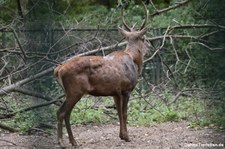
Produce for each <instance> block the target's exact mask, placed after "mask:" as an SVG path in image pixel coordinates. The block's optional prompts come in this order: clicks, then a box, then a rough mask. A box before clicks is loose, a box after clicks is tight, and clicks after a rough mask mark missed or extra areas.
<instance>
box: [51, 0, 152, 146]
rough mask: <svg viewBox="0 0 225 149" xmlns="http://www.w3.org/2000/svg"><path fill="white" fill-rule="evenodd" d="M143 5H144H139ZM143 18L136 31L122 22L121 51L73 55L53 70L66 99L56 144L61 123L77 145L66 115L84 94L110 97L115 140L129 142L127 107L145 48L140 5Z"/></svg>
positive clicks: (145, 30) (59, 112)
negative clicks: (123, 44) (114, 116)
mask: <svg viewBox="0 0 225 149" xmlns="http://www.w3.org/2000/svg"><path fill="white" fill-rule="evenodd" d="M143 5H144V4H143ZM144 8H145V13H146V18H145V21H144V22H143V24H142V26H141V28H140V30H137V31H136V30H134V29H133V28H129V26H128V25H127V24H126V23H125V21H124V16H123V9H122V14H121V15H122V20H123V25H124V26H125V28H126V29H127V30H128V31H125V30H124V29H122V28H119V31H120V33H121V34H122V35H123V36H125V37H126V39H127V42H128V43H127V46H126V49H125V50H124V51H115V52H112V53H111V54H109V55H107V56H103V57H102V56H75V57H73V58H72V59H70V60H69V61H67V62H66V63H64V64H62V65H59V66H57V67H56V68H55V70H54V75H55V76H56V77H57V80H58V81H59V83H60V84H61V86H62V87H63V89H64V92H65V95H66V100H65V101H64V103H63V104H62V106H61V107H60V108H59V110H58V112H57V120H58V125H57V133H58V136H57V137H58V143H59V145H60V146H61V147H63V146H64V144H63V139H62V137H63V134H62V123H63V120H65V125H66V129H67V133H68V135H69V140H70V143H71V144H72V146H77V143H76V141H75V139H74V138H73V134H72V131H71V126H70V122H69V121H70V114H71V111H72V109H73V107H74V106H75V104H76V103H77V102H78V101H79V100H80V99H81V97H82V96H83V95H85V94H89V95H94V96H113V98H114V101H115V105H116V108H117V112H118V116H119V121H120V133H119V137H120V138H121V139H123V140H125V141H126V142H129V141H130V139H129V137H128V133H127V104H128V100H129V96H130V93H131V91H132V90H133V89H134V87H135V85H136V83H137V79H138V76H139V74H140V73H141V70H142V65H143V57H144V55H145V53H146V50H147V48H148V43H147V42H146V41H145V38H144V35H145V34H146V32H147V28H146V27H145V25H146V22H147V18H148V11H147V8H146V6H145V5H144Z"/></svg>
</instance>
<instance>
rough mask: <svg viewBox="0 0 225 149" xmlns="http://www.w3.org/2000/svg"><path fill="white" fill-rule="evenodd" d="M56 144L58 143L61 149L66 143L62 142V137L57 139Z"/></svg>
mask: <svg viewBox="0 0 225 149" xmlns="http://www.w3.org/2000/svg"><path fill="white" fill-rule="evenodd" d="M58 144H59V146H60V148H62V149H65V148H66V145H65V144H64V142H63V140H62V139H59V140H58Z"/></svg>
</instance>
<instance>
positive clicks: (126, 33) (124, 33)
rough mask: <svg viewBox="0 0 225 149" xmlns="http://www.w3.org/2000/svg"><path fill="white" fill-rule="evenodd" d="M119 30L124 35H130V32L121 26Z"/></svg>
mask: <svg viewBox="0 0 225 149" xmlns="http://www.w3.org/2000/svg"><path fill="white" fill-rule="evenodd" d="M119 32H120V33H121V34H122V35H123V36H124V37H126V38H127V37H128V36H129V32H128V31H125V30H124V29H123V28H121V27H119Z"/></svg>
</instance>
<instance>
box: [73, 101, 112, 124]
mask: <svg viewBox="0 0 225 149" xmlns="http://www.w3.org/2000/svg"><path fill="white" fill-rule="evenodd" d="M94 104H95V103H94V102H93V100H92V99H88V98H85V99H82V100H81V101H79V102H78V103H77V104H76V106H75V107H74V109H73V111H72V113H71V123H72V124H89V123H105V122H107V121H108V120H109V117H106V115H105V114H104V113H103V112H104V110H103V109H101V108H97V109H94Z"/></svg>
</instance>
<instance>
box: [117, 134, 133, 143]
mask: <svg viewBox="0 0 225 149" xmlns="http://www.w3.org/2000/svg"><path fill="white" fill-rule="evenodd" d="M119 137H120V139H121V140H124V141H126V142H131V140H130V139H129V137H128V136H125V135H120V136H119Z"/></svg>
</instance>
